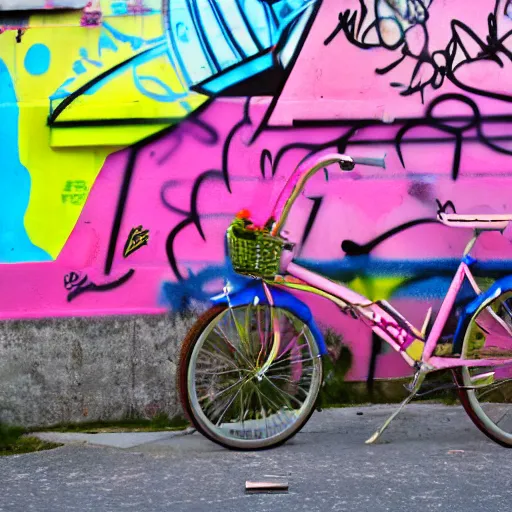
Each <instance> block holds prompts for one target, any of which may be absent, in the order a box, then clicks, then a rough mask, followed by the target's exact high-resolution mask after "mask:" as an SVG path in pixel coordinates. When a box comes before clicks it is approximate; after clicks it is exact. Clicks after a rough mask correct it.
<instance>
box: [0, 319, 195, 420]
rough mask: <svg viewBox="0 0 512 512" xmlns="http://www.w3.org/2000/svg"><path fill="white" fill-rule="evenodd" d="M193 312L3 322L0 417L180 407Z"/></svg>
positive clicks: (140, 414) (108, 415) (147, 414)
mask: <svg viewBox="0 0 512 512" xmlns="http://www.w3.org/2000/svg"><path fill="white" fill-rule="evenodd" d="M192 322H193V316H192V315H188V316H187V315H179V314H178V315H173V316H172V317H170V316H169V315H155V316H116V317H104V318H102V317H96V318H92V319H91V318H66V319H46V320H41V319H39V320H24V321H22V320H9V321H5V322H1V323H0V353H1V354H2V357H1V358H0V423H2V422H5V423H9V424H15V425H24V426H27V427H30V426H43V425H44V426H47V425H55V424H59V423H75V422H83V421H112V420H119V419H126V418H145V419H150V418H152V417H154V416H156V415H158V414H160V413H166V414H168V415H170V416H171V417H172V416H175V415H177V414H181V412H182V411H181V406H180V404H179V402H178V398H177V396H176V385H175V382H176V381H175V377H176V366H177V359H178V354H179V346H180V343H181V340H182V339H183V338H184V336H185V334H186V331H187V330H188V328H189V327H190V325H191V323H192Z"/></svg>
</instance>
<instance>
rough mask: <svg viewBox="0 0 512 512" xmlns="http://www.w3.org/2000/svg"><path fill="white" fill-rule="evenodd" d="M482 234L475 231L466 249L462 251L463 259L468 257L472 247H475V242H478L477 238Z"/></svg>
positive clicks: (479, 231)
mask: <svg viewBox="0 0 512 512" xmlns="http://www.w3.org/2000/svg"><path fill="white" fill-rule="evenodd" d="M481 234H482V231H481V230H479V229H475V231H474V232H473V236H472V237H471V240H470V241H469V242H468V243H467V245H466V248H465V249H464V254H463V257H466V256H469V253H470V252H471V251H472V249H473V247H474V246H475V243H476V241H477V240H478V237H479V236H480V235H481Z"/></svg>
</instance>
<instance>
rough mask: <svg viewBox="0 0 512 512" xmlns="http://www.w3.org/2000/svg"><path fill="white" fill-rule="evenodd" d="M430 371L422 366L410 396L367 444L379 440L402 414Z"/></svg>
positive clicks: (413, 382)
mask: <svg viewBox="0 0 512 512" xmlns="http://www.w3.org/2000/svg"><path fill="white" fill-rule="evenodd" d="M429 371H430V369H429V368H428V367H427V366H426V365H425V364H421V366H420V367H419V369H418V371H417V372H416V374H415V375H414V379H413V381H412V383H411V386H410V387H409V391H410V392H411V393H410V395H409V396H408V397H407V398H406V399H405V400H404V401H403V402H402V403H401V404H400V406H399V407H398V409H396V411H395V412H394V413H393V414H392V415H391V416H390V417H389V418H388V419H387V420H386V421H385V422H384V424H383V425H382V426H381V427H380V428H379V430H377V431H376V432H375V433H374V434H373V435H372V436H371V437H370V438H369V439H367V440H366V441H365V443H366V444H372V443H375V441H377V439H379V437H380V436H381V435H382V433H383V432H384V430H386V429H387V428H388V427H389V424H390V423H391V422H392V421H393V420H394V419H395V418H396V417H397V416H398V415H399V414H400V412H401V411H402V409H403V408H404V407H405V406H406V405H407V404H408V403H409V402H410V401H411V400H412V399H413V398H414V397H415V396H416V394H417V393H418V391H419V390H420V388H421V385H422V384H423V381H424V380H425V377H426V376H427V374H428V373H429Z"/></svg>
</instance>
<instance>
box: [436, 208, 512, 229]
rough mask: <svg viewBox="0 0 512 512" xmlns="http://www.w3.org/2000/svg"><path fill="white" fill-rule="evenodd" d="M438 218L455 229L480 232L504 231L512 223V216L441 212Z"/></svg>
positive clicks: (509, 214)
mask: <svg viewBox="0 0 512 512" xmlns="http://www.w3.org/2000/svg"><path fill="white" fill-rule="evenodd" d="M437 218H438V219H439V220H440V221H441V222H442V223H443V224H444V225H445V226H450V227H453V228H466V229H478V230H480V231H503V230H504V229H506V227H507V226H508V224H509V222H510V221H512V214H511V213H508V214H494V213H482V214H466V215H462V214H459V213H444V212H439V213H438V214H437Z"/></svg>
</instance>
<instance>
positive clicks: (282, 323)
mask: <svg viewBox="0 0 512 512" xmlns="http://www.w3.org/2000/svg"><path fill="white" fill-rule="evenodd" d="M276 333H277V334H278V335H277V336H276ZM178 378H179V383H178V384H179V389H180V398H181V402H182V405H183V408H184V410H185V412H186V414H187V415H188V417H189V418H190V420H191V421H192V423H193V425H194V426H195V427H196V429H197V430H198V431H199V432H201V433H202V434H203V435H205V436H206V437H207V438H209V439H210V440H212V441H214V442H216V443H218V444H220V445H222V446H224V447H226V448H230V449H237V450H259V449H265V448H271V447H275V446H277V445H279V444H282V443H284V442H285V441H287V440H288V439H290V438H291V437H292V436H294V435H295V434H296V433H297V432H298V431H299V430H300V429H301V428H302V427H303V426H304V424H305V423H306V422H307V420H308V419H309V418H310V416H311V414H312V413H313V411H314V407H315V403H316V399H317V396H318V392H319V390H320V386H321V382H322V361H321V358H320V355H319V353H318V347H317V344H316V341H315V339H314V336H313V334H312V333H311V331H310V330H309V328H308V327H307V325H306V324H305V323H304V322H302V320H300V319H299V318H297V317H296V316H295V315H294V314H293V313H291V312H290V311H288V310H285V309H281V308H271V307H269V306H268V305H258V306H254V305H246V306H241V307H236V308H228V307H226V306H216V307H214V308H212V309H210V310H209V311H207V312H206V313H205V314H204V315H203V316H202V317H201V318H200V319H199V320H198V322H197V323H196V325H195V326H194V327H193V328H192V329H191V331H190V332H189V334H188V336H187V338H186V339H185V341H184V344H183V347H182V353H181V358H180V368H179V371H178Z"/></svg>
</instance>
